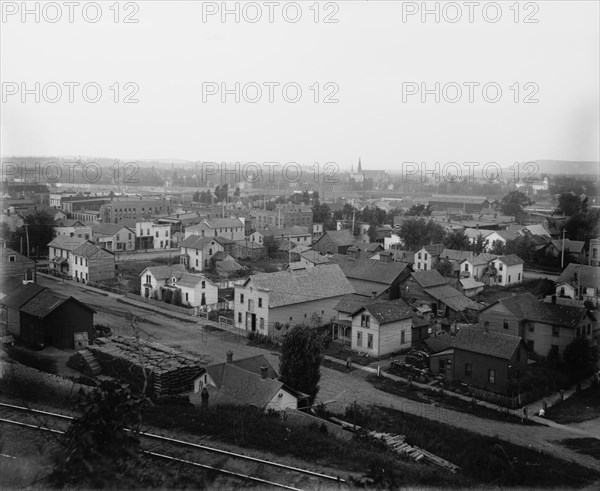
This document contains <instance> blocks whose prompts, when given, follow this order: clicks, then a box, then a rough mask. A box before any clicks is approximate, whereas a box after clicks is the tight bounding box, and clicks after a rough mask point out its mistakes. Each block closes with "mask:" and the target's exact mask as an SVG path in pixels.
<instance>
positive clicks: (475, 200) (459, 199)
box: [429, 195, 487, 205]
mask: <svg viewBox="0 0 600 491" xmlns="http://www.w3.org/2000/svg"><path fill="white" fill-rule="evenodd" d="M486 201H487V198H486V197H485V196H456V195H449V196H448V195H437V196H435V195H434V196H432V197H431V199H430V200H429V203H459V204H462V203H467V204H476V205H479V204H481V205H483V204H484V203H485V202H486Z"/></svg>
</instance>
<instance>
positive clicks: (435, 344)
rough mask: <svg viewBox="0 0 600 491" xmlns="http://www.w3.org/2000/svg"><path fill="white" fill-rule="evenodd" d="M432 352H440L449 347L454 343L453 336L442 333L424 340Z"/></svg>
mask: <svg viewBox="0 0 600 491" xmlns="http://www.w3.org/2000/svg"><path fill="white" fill-rule="evenodd" d="M423 343H424V344H425V346H426V347H427V350H428V351H429V352H430V353H439V352H440V351H444V350H446V349H448V348H449V347H450V346H451V344H452V337H450V335H449V334H441V335H438V336H435V337H430V338H427V339H424V340H423Z"/></svg>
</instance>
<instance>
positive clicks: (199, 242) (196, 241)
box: [181, 235, 217, 249]
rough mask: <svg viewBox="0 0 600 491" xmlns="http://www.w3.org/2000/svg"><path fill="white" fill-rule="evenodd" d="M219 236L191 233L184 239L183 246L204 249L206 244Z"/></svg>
mask: <svg viewBox="0 0 600 491" xmlns="http://www.w3.org/2000/svg"><path fill="white" fill-rule="evenodd" d="M216 240H217V237H202V236H201V235H190V236H189V237H187V238H185V239H183V241H182V242H181V247H189V248H190V249H202V248H203V247H204V246H205V245H207V244H210V243H211V242H213V241H216Z"/></svg>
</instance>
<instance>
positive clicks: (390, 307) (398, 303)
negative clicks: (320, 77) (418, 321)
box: [351, 299, 414, 324]
mask: <svg viewBox="0 0 600 491" xmlns="http://www.w3.org/2000/svg"><path fill="white" fill-rule="evenodd" d="M364 310H366V311H367V312H369V314H371V315H372V316H373V317H375V319H377V322H379V324H389V323H390V322H396V321H400V320H403V319H410V318H412V317H413V315H414V312H413V311H412V309H411V308H410V307H409V306H408V305H407V304H406V302H405V301H404V300H402V299H398V300H391V301H389V302H373V303H367V305H364V306H362V307H359V308H358V309H357V310H356V311H354V312H352V314H351V315H352V317H354V316H355V315H357V314H359V313H360V312H363V311H364Z"/></svg>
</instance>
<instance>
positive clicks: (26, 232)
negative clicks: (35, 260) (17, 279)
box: [25, 223, 29, 257]
mask: <svg viewBox="0 0 600 491" xmlns="http://www.w3.org/2000/svg"><path fill="white" fill-rule="evenodd" d="M25 237H26V238H27V257H29V224H28V223H26V224H25Z"/></svg>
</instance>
